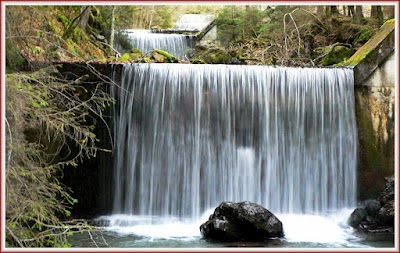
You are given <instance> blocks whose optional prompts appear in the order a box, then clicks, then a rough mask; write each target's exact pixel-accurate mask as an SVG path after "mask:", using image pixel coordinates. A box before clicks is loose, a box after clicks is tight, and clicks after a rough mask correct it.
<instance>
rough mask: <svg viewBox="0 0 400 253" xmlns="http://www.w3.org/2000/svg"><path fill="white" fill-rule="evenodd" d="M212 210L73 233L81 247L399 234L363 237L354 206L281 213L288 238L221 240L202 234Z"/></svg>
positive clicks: (340, 241)
mask: <svg viewBox="0 0 400 253" xmlns="http://www.w3.org/2000/svg"><path fill="white" fill-rule="evenodd" d="M210 213H211V211H210V212H206V213H205V215H204V216H203V217H202V218H201V219H199V221H197V222H189V221H181V220H179V219H177V218H173V217H168V218H166V217H143V216H129V215H111V216H102V217H99V218H97V219H96V222H97V224H104V225H106V226H104V227H101V228H99V229H94V230H93V231H91V232H87V233H83V234H75V235H73V236H72V237H71V238H70V242H71V243H72V244H73V247H77V248H96V247H107V248H132V249H134V248H138V249H143V248H167V249H168V248H169V249H170V248H188V249H190V248H192V249H193V248H226V247H250V248H259V247H266V248H299V249H302V248H315V249H318V248H338V249H340V248H358V249H374V248H375V249H376V248H385V249H387V248H393V247H394V238H393V236H388V235H385V236H382V235H381V236H374V237H371V236H369V237H362V236H359V235H357V234H356V233H355V231H354V229H352V228H351V227H349V226H347V225H346V220H347V217H348V216H349V214H350V213H351V210H350V209H347V210H342V211H341V212H339V213H335V214H331V215H325V216H321V215H294V214H279V215H276V216H277V217H278V218H279V219H280V220H281V221H282V223H283V229H284V233H285V236H284V238H279V239H278V238H276V239H271V240H269V241H267V242H262V243H254V242H230V243H220V242H213V241H209V240H206V239H204V238H203V237H202V235H201V233H200V230H199V227H200V225H201V224H202V223H203V222H204V221H206V220H207V219H208V216H209V214H210Z"/></svg>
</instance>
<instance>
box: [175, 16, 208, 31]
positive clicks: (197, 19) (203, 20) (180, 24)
mask: <svg viewBox="0 0 400 253" xmlns="http://www.w3.org/2000/svg"><path fill="white" fill-rule="evenodd" d="M214 19H215V16H214V15H207V14H184V15H182V17H181V18H180V19H179V20H178V21H177V22H176V23H175V28H176V29H183V30H198V31H200V30H203V29H204V28H206V27H207V26H208V25H209V24H210V23H211V22H212V21H213V20H214Z"/></svg>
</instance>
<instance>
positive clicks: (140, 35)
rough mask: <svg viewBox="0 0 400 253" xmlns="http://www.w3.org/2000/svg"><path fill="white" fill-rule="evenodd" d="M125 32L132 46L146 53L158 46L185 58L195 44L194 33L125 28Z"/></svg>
mask: <svg viewBox="0 0 400 253" xmlns="http://www.w3.org/2000/svg"><path fill="white" fill-rule="evenodd" d="M124 34H126V35H127V36H128V38H129V40H130V42H131V44H132V46H133V47H134V48H138V49H139V50H141V51H142V52H143V53H144V54H148V53H150V52H151V51H152V50H153V49H155V48H156V49H161V50H164V51H167V52H169V53H170V54H172V55H174V56H175V57H178V58H179V59H185V58H186V56H188V54H189V53H190V51H191V50H192V48H193V47H194V44H195V36H193V35H182V34H162V33H151V31H150V30H125V31H124Z"/></svg>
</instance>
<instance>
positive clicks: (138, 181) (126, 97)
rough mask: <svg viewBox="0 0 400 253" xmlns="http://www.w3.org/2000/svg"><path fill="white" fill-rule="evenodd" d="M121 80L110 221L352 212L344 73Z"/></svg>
mask: <svg viewBox="0 0 400 253" xmlns="http://www.w3.org/2000/svg"><path fill="white" fill-rule="evenodd" d="M120 79H121V81H120V83H119V86H118V87H117V86H115V87H113V89H112V94H113V96H114V97H115V98H116V100H117V101H118V102H117V104H116V105H115V108H114V115H113V120H114V123H113V124H114V125H113V127H114V130H113V131H114V142H115V153H114V168H113V170H114V193H113V201H114V203H113V213H114V214H128V215H131V214H135V215H136V214H137V215H151V216H174V217H181V218H192V219H196V218H199V217H200V216H201V214H202V213H203V212H204V211H205V210H209V209H212V208H215V207H216V206H217V205H219V204H220V203H221V202H222V201H245V200H248V201H253V202H256V203H259V204H261V205H263V206H264V207H266V208H267V209H269V210H271V211H272V212H276V213H294V214H323V213H329V212H331V211H336V210H339V209H341V208H346V207H353V206H355V204H356V203H355V201H356V145H357V133H356V126H355V112H354V94H353V73H352V71H351V70H350V69H343V68H289V67H271V66H233V65H232V66H230V65H190V64H132V65H129V64H126V65H124V67H123V73H122V77H121V78H120Z"/></svg>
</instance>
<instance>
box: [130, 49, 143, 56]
mask: <svg viewBox="0 0 400 253" xmlns="http://www.w3.org/2000/svg"><path fill="white" fill-rule="evenodd" d="M131 53H133V54H140V55H143V52H142V51H141V50H140V49H137V48H131Z"/></svg>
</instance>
